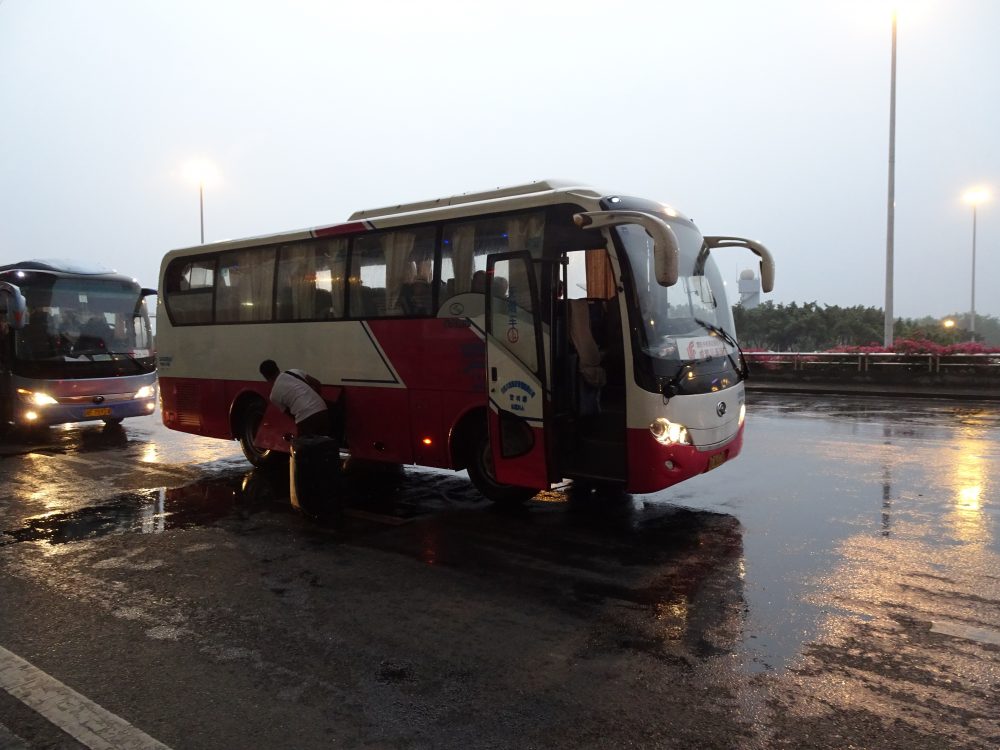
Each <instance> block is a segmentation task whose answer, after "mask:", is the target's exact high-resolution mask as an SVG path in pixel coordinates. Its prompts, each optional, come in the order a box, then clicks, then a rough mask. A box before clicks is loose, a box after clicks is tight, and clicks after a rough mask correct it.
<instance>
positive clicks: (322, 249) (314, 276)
mask: <svg viewBox="0 0 1000 750" xmlns="http://www.w3.org/2000/svg"><path fill="white" fill-rule="evenodd" d="M346 267H347V240H346V239H345V238H338V239H333V240H327V241H322V242H305V243H297V244H294V245H285V246H283V247H282V248H280V249H279V251H278V300H277V319H278V320H334V319H337V318H342V317H344V278H345V275H346V274H345V270H346Z"/></svg>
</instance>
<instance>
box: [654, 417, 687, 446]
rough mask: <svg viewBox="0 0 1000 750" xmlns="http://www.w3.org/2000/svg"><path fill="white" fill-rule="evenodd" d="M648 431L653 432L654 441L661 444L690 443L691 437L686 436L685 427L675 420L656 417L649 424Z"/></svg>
mask: <svg viewBox="0 0 1000 750" xmlns="http://www.w3.org/2000/svg"><path fill="white" fill-rule="evenodd" d="M649 431H650V432H651V433H653V437H654V438H656V442H658V443H660V444H662V445H691V438H690V437H689V436H688V431H687V427H685V426H684V425H682V424H677V423H676V422H671V421H670V420H669V419H665V418H664V417H657V418H656V419H655V420H653V423H652V424H651V425H650V426H649Z"/></svg>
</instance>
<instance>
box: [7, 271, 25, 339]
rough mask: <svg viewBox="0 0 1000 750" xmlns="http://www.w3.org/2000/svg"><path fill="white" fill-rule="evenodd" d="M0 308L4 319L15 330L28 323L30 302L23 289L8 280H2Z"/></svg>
mask: <svg viewBox="0 0 1000 750" xmlns="http://www.w3.org/2000/svg"><path fill="white" fill-rule="evenodd" d="M0 310H2V312H3V316H4V319H5V320H6V321H7V325H9V326H10V327H11V328H13V329H14V330H18V329H21V328H24V326H26V325H27V323H28V303H27V302H25V300H24V295H22V294H21V290H20V289H18V288H17V287H16V286H14V285H13V284H10V283H8V282H6V281H0Z"/></svg>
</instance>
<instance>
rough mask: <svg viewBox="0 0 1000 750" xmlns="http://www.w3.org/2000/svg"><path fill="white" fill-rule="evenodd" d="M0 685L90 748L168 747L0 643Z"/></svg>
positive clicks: (158, 749) (157, 749)
mask: <svg viewBox="0 0 1000 750" xmlns="http://www.w3.org/2000/svg"><path fill="white" fill-rule="evenodd" d="M0 688H3V689H4V690H6V691H7V692H8V693H10V694H11V695H13V696H14V697H15V698H17V699H18V700H19V701H21V702H22V703H24V704H25V705H26V706H28V707H29V708H31V709H33V710H35V711H37V712H38V713H40V714H41V715H42V716H44V717H45V718H46V719H48V720H49V721H51V722H52V723H53V724H55V725H56V726H57V727H59V728H60V729H61V730H63V731H64V732H66V733H67V734H69V735H70V736H71V737H73V739H75V740H77V741H78V742H80V743H82V744H84V745H86V746H87V747H89V748H91V749H92V750H119V749H124V748H127V749H128V750H170V748H169V747H167V746H166V745H164V744H163V743H162V742H158V741H157V740H154V739H153V738H152V737H150V736H149V735H148V734H146V733H144V732H142V731H140V730H139V729H137V728H136V727H134V726H132V725H131V724H129V723H128V722H127V721H125V720H124V719H122V718H121V717H119V716H115V715H114V714H113V713H111V712H110V711H106V710H105V709H103V708H101V707H100V706H98V705H97V704H96V703H94V702H93V701H91V700H88V699H87V698H85V697H84V696H82V695H80V694H79V693H78V692H76V691H75V690H73V689H72V688H70V687H67V686H66V685H64V684H62V683H61V682H59V680H57V679H55V678H54V677H51V676H49V675H47V674H46V673H45V672H43V671H42V670H40V669H38V668H37V667H34V666H32V665H31V664H29V663H28V662H26V661H25V660H24V659H22V658H21V657H20V656H18V655H17V654H14V653H11V652H10V651H8V650H7V649H5V648H4V647H3V646H0Z"/></svg>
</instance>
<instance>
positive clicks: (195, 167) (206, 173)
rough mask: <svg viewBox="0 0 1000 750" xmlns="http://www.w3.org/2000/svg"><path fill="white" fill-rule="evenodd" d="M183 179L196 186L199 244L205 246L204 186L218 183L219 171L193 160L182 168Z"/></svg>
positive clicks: (203, 162)
mask: <svg viewBox="0 0 1000 750" xmlns="http://www.w3.org/2000/svg"><path fill="white" fill-rule="evenodd" d="M183 173H184V177H185V178H186V179H187V180H188V181H189V182H194V183H197V185H198V224H199V227H200V229H201V244H202V245H204V244H205V185H206V184H209V183H211V184H213V185H214V184H216V183H218V182H219V170H218V169H216V167H215V165H214V164H212V163H211V162H210V161H205V160H204V159H194V160H192V161H189V162H187V163H186V164H185V165H184V166H183Z"/></svg>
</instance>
